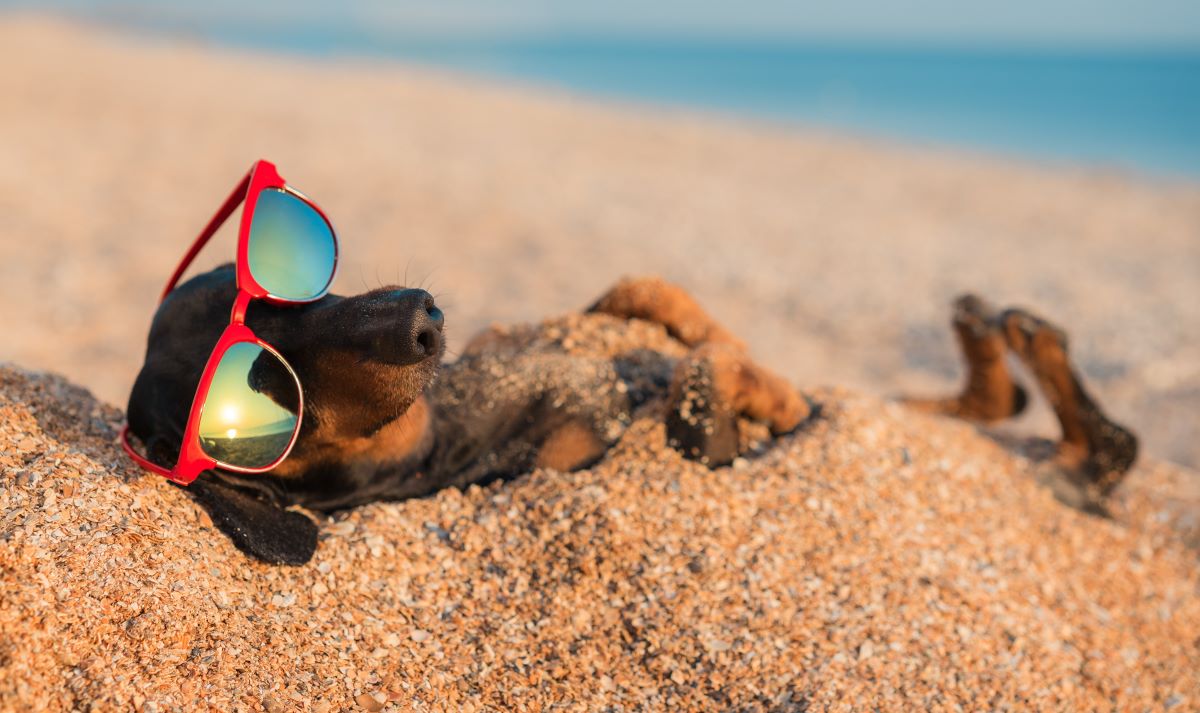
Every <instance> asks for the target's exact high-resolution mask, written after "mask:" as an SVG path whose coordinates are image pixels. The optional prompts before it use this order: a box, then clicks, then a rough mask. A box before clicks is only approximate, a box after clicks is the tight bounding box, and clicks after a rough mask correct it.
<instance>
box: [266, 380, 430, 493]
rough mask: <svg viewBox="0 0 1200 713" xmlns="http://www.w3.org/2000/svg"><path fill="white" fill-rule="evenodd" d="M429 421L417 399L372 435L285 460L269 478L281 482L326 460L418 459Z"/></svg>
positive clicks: (424, 403)
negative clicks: (415, 456) (278, 478)
mask: <svg viewBox="0 0 1200 713" xmlns="http://www.w3.org/2000/svg"><path fill="white" fill-rule="evenodd" d="M432 420H433V418H432V414H431V413H430V408H429V403H428V402H427V401H426V400H425V397H424V396H420V397H418V398H417V400H416V401H414V402H413V404H412V405H411V406H409V407H408V410H407V411H405V412H404V414H403V415H402V416H400V417H399V418H397V419H395V420H393V421H391V422H389V423H387V424H386V425H384V426H383V428H380V429H379V430H378V431H376V432H375V433H373V434H372V435H370V436H363V437H359V438H341V439H336V440H334V441H332V442H329V443H323V444H321V445H320V446H317V447H315V448H312V449H310V450H309V451H308V452H306V453H305V455H306V456H307V457H306V458H297V459H293V458H288V459H287V460H285V461H284V462H283V463H280V464H279V466H277V467H276V468H275V469H274V470H272V471H271V474H272V475H276V476H279V477H283V478H288V477H292V476H296V475H300V474H301V473H303V472H304V470H305V469H306V468H308V467H309V466H310V465H311V464H312V462H320V461H326V460H333V461H338V462H343V463H348V462H352V461H356V460H363V459H365V460H370V461H373V462H376V463H394V462H398V461H403V460H405V459H407V458H409V457H412V456H414V455H418V451H419V449H421V448H422V447H426V446H428V444H429V442H430V435H431V434H430V428H431V426H432Z"/></svg>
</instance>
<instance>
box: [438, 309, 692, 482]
mask: <svg viewBox="0 0 1200 713" xmlns="http://www.w3.org/2000/svg"><path fill="white" fill-rule="evenodd" d="M686 351H687V349H686V347H684V346H683V345H682V344H680V343H679V342H677V341H675V340H674V339H672V338H671V337H669V336H667V334H666V333H665V331H664V330H663V329H662V328H661V327H659V326H657V325H651V324H649V323H646V322H640V321H637V320H621V319H615V318H612V317H608V316H605V315H572V316H569V317H564V318H561V319H556V320H550V321H547V322H544V323H542V324H540V325H536V326H519V327H514V328H505V329H501V328H493V329H492V330H489V331H487V332H485V333H483V334H482V335H480V336H479V337H477V338H476V339H475V340H473V341H472V342H471V343H470V344H469V345H468V346H467V348H466V349H465V350H464V354H463V356H462V357H461V358H460V359H459V361H457V362H456V363H454V364H451V365H448V366H446V367H445V368H444V370H443V372H442V374H441V375H440V376H439V377H438V380H437V382H436V383H435V384H434V386H433V388H432V391H431V394H430V395H431V397H432V398H431V401H432V403H433V407H434V411H435V416H434V418H435V420H436V423H437V425H436V429H437V433H438V438H437V441H438V443H437V445H436V446H435V449H434V453H433V454H432V456H431V458H430V461H429V469H430V471H431V472H432V473H435V474H436V476H435V477H437V479H438V480H444V482H446V483H447V484H454V485H458V486H465V485H467V484H470V483H473V482H482V481H487V480H492V479H495V478H506V477H511V476H514V475H518V474H520V473H524V472H527V471H529V470H530V469H532V468H533V467H536V466H537V465H545V466H548V467H558V468H562V467H564V466H572V465H586V463H587V462H589V461H590V460H594V458H595V457H596V456H598V455H600V454H602V453H603V452H604V450H606V449H607V448H608V447H609V446H611V445H612V444H613V443H614V442H616V440H617V439H618V438H620V436H621V434H622V433H623V432H624V430H625V428H626V427H627V426H628V425H629V423H630V421H631V419H632V414H633V412H634V410H635V409H637V408H638V407H639V406H641V405H642V404H645V403H647V402H650V401H654V400H657V399H661V398H662V397H664V396H665V395H666V393H667V390H668V388H669V386H670V380H671V373H672V370H673V368H674V366H675V363H676V361H677V360H678V358H679V357H680V356H682V355H683V354H685V353H686ZM539 454H541V456H542V457H541V458H539Z"/></svg>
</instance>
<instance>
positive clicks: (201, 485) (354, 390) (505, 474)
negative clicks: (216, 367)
mask: <svg viewBox="0 0 1200 713" xmlns="http://www.w3.org/2000/svg"><path fill="white" fill-rule="evenodd" d="M235 281H236V278H235V273H234V268H233V266H232V265H224V266H221V267H218V268H216V269H214V270H212V271H210V272H207V273H204V274H201V275H198V276H196V277H194V278H192V279H191V280H189V281H188V282H186V283H184V284H183V285H181V286H180V287H179V288H177V289H175V290H174V291H173V292H171V294H170V295H169V296H168V297H167V298H166V300H165V301H164V302H163V303H162V304H161V305H160V306H159V308H158V311H157V312H156V314H155V316H154V320H153V322H152V324H151V328H150V333H149V337H148V340H147V349H146V356H145V360H144V363H143V365H142V368H141V371H140V372H139V374H138V376H137V379H136V381H135V384H134V387H133V390H132V393H131V394H130V399H129V405H128V410H127V413H128V421H129V426H130V431H131V433H132V434H133V435H134V436H136V437H137V438H138V439H139V440H140V441H141V442H142V443H143V445H144V448H145V452H146V453H147V454H148V456H149V458H150V459H151V460H152V461H154V462H156V463H160V464H163V465H164V466H169V465H170V464H171V463H173V462H174V460H175V458H176V457H177V456H178V453H179V451H180V445H181V440H182V436H183V430H184V427H185V425H186V422H187V415H188V409H189V406H190V403H191V399H192V397H193V395H194V393H195V389H196V386H197V383H198V382H199V379H200V375H201V372H202V371H203V368H204V363H205V360H206V359H207V357H208V354H209V352H210V351H211V348H212V345H213V344H214V343H215V342H216V340H217V338H218V337H219V335H220V333H221V331H222V330H223V329H224V327H225V325H226V324H227V322H228V315H229V311H230V308H231V306H232V303H233V300H234V297H235V295H236V291H237V290H236V284H235ZM576 320H577V322H579V323H581V324H584V323H596V322H599V323H603V324H604V325H606V326H608V327H611V328H612V329H611V330H609V332H608V334H607V336H606V338H605V339H603V340H599V341H598V343H597V344H595V345H591V347H590V348H588V349H582V348H580V345H576V344H573V343H572V340H571V338H569V337H567V336H564V335H565V334H566V330H563V329H559V328H558V327H555V326H554V324H552V323H548V325H549V326H547V325H543V326H542V327H532V326H528V327H511V328H504V327H493V328H491V329H489V330H485V331H484V332H483V333H481V334H480V335H478V336H476V337H475V338H474V339H472V340H470V341H469V342H468V344H467V346H466V347H465V348H464V350H463V353H462V354H461V355H460V356H459V358H458V359H456V360H455V361H453V362H452V363H446V364H443V356H444V353H445V334H444V332H445V316H444V315H443V313H442V311H441V310H440V309H439V308H438V307H437V305H436V303H435V300H434V298H433V297H432V296H431V295H430V294H429V293H428V292H425V291H424V290H420V289H406V288H401V287H383V288H380V289H376V290H371V291H369V292H366V293H363V294H360V295H356V296H349V297H346V296H339V295H332V294H331V295H327V296H326V297H324V298H322V299H320V300H319V301H316V302H313V303H309V304H304V305H296V306H282V307H280V306H274V305H270V304H267V303H263V302H255V303H254V304H253V305H252V306H251V307H250V310H249V313H248V315H247V324H248V325H249V326H250V327H251V328H252V329H253V330H254V332H255V333H256V334H258V335H259V336H260V337H261V338H262V339H264V340H265V341H267V342H268V343H270V344H271V345H272V346H274V347H275V348H276V349H278V351H279V352H280V353H281V354H282V355H283V357H284V358H285V359H286V360H287V361H288V362H289V363H290V364H291V366H292V367H293V369H294V370H295V372H296V374H297V376H298V377H299V380H300V383H301V384H302V386H303V389H304V419H303V423H302V427H301V430H300V433H299V436H298V438H297V440H296V443H295V446H294V448H293V450H292V452H291V454H290V455H289V457H288V458H287V459H286V460H284V461H283V462H282V463H281V464H280V465H278V466H277V467H276V468H274V469H273V470H271V471H269V472H267V473H264V474H261V475H246V474H240V473H234V472H231V471H226V470H222V469H217V470H213V471H208V472H206V473H204V474H203V475H201V477H200V478H198V479H197V480H196V481H194V482H193V483H192V484H191V485H190V486H188V488H187V490H188V491H189V493H190V494H191V495H192V496H193V497H194V498H195V499H196V500H197V501H198V502H199V503H200V505H201V506H202V507H204V508H205V509H206V510H207V511H208V513H209V514H210V516H211V518H212V520H213V523H214V524H215V525H216V526H217V527H218V528H219V529H220V530H221V531H222V532H224V533H225V534H227V535H228V536H229V537H230V538H231V539H232V541H233V543H234V544H235V546H237V547H238V548H239V549H240V550H242V551H243V552H245V553H247V554H249V555H251V556H254V557H257V558H259V559H261V560H264V561H266V562H271V563H277V564H303V563H305V562H307V561H308V560H309V559H310V558H311V557H312V555H313V553H314V551H315V549H316V546H317V534H318V528H317V525H316V524H315V523H314V522H313V520H311V519H310V518H309V517H307V516H306V515H305V514H303V513H301V512H297V511H296V510H293V509H289V508H291V507H292V506H301V507H303V508H305V509H307V510H309V511H314V512H319V513H328V512H333V511H337V510H343V509H346V508H352V507H355V506H359V505H363V504H366V503H369V502H374V501H379V500H402V499H406V498H413V497H420V496H424V495H428V494H430V493H432V492H435V491H437V490H439V489H442V488H447V487H458V488H465V487H467V486H468V485H471V484H473V483H486V482H489V481H493V480H496V479H507V478H511V477H514V476H517V475H519V474H521V473H525V472H529V471H530V470H531V469H533V468H537V467H543V468H553V469H557V470H561V471H570V470H574V469H578V468H583V467H586V466H588V465H589V464H592V463H594V462H596V461H597V460H599V459H600V458H602V457H603V455H604V454H605V452H606V451H607V450H608V449H609V448H611V447H612V446H613V445H614V444H615V443H616V442H617V440H618V439H619V438H620V436H621V434H622V433H623V431H624V429H625V428H626V427H627V426H628V425H629V424H630V423H631V422H632V420H633V418H634V414H635V412H637V411H638V410H639V409H643V408H650V409H655V413H657V414H659V415H660V416H661V418H662V420H663V421H664V423H665V426H666V433H667V437H668V443H669V444H670V445H671V446H672V447H674V448H676V449H677V450H679V451H680V452H681V453H682V454H683V455H684V456H685V457H687V458H689V459H693V460H696V461H699V462H701V463H704V464H706V465H708V466H710V467H718V466H722V465H726V464H728V463H730V462H732V461H733V460H734V459H735V458H736V457H737V456H738V455H739V454H740V453H742V452H744V451H745V450H746V448H747V442H746V441H747V439H746V437H745V435H746V433H747V432H748V429H750V428H751V424H759V426H758V428H760V429H761V428H763V427H765V435H766V436H768V437H779V436H783V435H785V434H789V433H793V432H795V431H797V430H798V429H801V428H802V427H803V425H804V424H806V423H808V422H810V421H811V420H812V419H814V418H817V417H818V416H819V407H818V406H817V405H816V404H814V403H812V402H811V401H810V400H808V399H807V398H806V397H804V396H803V395H802V394H801V393H800V392H799V391H797V390H796V389H795V388H794V387H793V386H792V385H791V384H790V383H788V382H787V381H786V380H785V379H783V378H782V377H780V376H779V375H777V374H775V373H773V372H772V371H770V370H768V369H766V368H764V367H763V366H761V365H759V364H756V363H755V362H754V361H753V360H752V359H751V358H750V357H749V356H748V354H747V350H746V346H745V344H744V343H743V342H742V341H741V340H740V339H738V338H737V337H736V336H734V335H733V334H732V333H731V332H729V331H728V330H727V329H725V328H724V327H723V326H721V325H720V324H718V323H717V322H716V321H715V320H714V319H713V318H712V317H710V316H709V315H708V314H707V313H706V312H705V311H704V310H703V309H702V308H701V307H700V305H699V304H698V303H697V302H696V300H695V299H693V298H692V297H691V296H690V295H689V294H688V293H687V292H686V291H684V290H683V289H682V288H680V287H678V286H676V285H673V284H671V283H669V282H666V281H664V280H662V279H659V278H654V277H647V278H628V279H624V280H622V281H620V282H619V283H618V284H616V285H615V286H614V287H613V288H612V289H610V290H609V291H608V292H606V293H605V294H604V295H603V296H601V297H600V299H598V300H597V301H596V302H595V303H594V304H593V305H591V307H589V308H588V309H587V310H586V311H585V312H584V313H583V314H582V315H579V316H577V317H576ZM954 325H955V329H956V331H957V333H958V336H959V341H960V345H961V347H962V349H963V352H964V355H965V356H966V360H967V364H968V369H969V378H968V384H967V387H966V389H965V390H964V392H963V394H962V395H960V396H958V397H955V398H951V399H931V400H913V401H912V402H911V405H912V406H913V407H914V408H918V409H922V410H926V411H932V412H937V413H943V414H947V415H951V416H957V417H960V418H967V419H971V420H976V421H982V422H986V421H992V420H996V419H1000V418H1006V417H1009V416H1012V415H1015V414H1016V413H1017V412H1019V411H1020V409H1021V408H1022V407H1023V405H1024V403H1025V398H1024V392H1023V391H1022V390H1020V388H1019V387H1018V386H1016V384H1015V383H1014V382H1013V381H1012V380H1011V377H1010V376H1009V374H1008V372H1007V370H1006V367H1005V366H1004V362H1003V355H1004V353H1005V350H1006V349H1012V350H1013V351H1015V352H1016V353H1017V354H1018V355H1020V356H1021V357H1022V358H1023V359H1025V361H1026V362H1027V363H1028V364H1030V365H1031V368H1032V371H1033V372H1034V374H1035V375H1036V376H1037V379H1038V384H1039V386H1041V388H1042V389H1043V391H1046V392H1047V394H1049V395H1050V401H1051V403H1052V404H1054V406H1055V409H1056V412H1057V413H1058V415H1059V419H1060V422H1061V423H1062V425H1063V434H1064V436H1063V441H1062V443H1061V444H1060V449H1059V462H1058V465H1059V466H1060V467H1061V468H1063V469H1064V470H1065V471H1067V472H1069V473H1070V474H1071V477H1072V478H1073V481H1072V482H1077V483H1079V484H1081V487H1090V488H1093V489H1094V490H1097V492H1098V493H1099V494H1101V495H1104V494H1107V493H1108V492H1111V490H1112V488H1113V487H1115V486H1116V483H1117V482H1118V481H1119V479H1120V476H1121V475H1122V474H1123V473H1124V472H1125V471H1126V470H1128V468H1129V467H1130V466H1131V465H1132V462H1133V458H1134V457H1135V456H1136V443H1137V442H1136V438H1134V437H1133V435H1132V434H1131V433H1129V432H1128V431H1127V430H1126V429H1124V428H1122V427H1120V426H1117V425H1116V424H1114V423H1112V422H1111V421H1110V420H1108V419H1107V418H1106V417H1105V416H1104V415H1103V414H1102V413H1101V411H1100V410H1099V407H1098V406H1097V405H1096V404H1095V402H1094V400H1092V399H1091V398H1090V397H1088V396H1087V394H1086V392H1084V391H1083V388H1082V385H1081V384H1080V382H1079V380H1078V378H1077V376H1076V375H1075V374H1074V372H1073V371H1072V370H1071V368H1070V364H1069V361H1068V360H1067V357H1066V341H1065V336H1063V334H1062V332H1061V330H1058V329H1057V328H1055V327H1053V326H1052V325H1050V324H1049V323H1048V322H1045V321H1044V320H1040V319H1039V318H1037V317H1035V316H1033V315H1031V314H1029V313H1027V312H1024V311H1019V310H1015V311H1007V312H1004V313H993V312H992V311H990V308H988V307H987V306H986V305H985V304H984V303H983V302H982V300H979V299H978V298H974V297H971V298H964V299H963V300H960V301H959V304H958V307H957V310H956V315H955V319H954ZM623 333H624V334H628V335H630V339H629V340H628V342H629V343H628V344H625V343H623V342H622V340H621V339H620V338H619V337H620V335H621V334H623ZM613 334H616V335H618V338H617V339H616V340H615V341H614V339H613ZM634 337H636V338H634ZM646 344H650V345H652V346H653V348H646V347H645V345H646ZM268 395H269V394H268Z"/></svg>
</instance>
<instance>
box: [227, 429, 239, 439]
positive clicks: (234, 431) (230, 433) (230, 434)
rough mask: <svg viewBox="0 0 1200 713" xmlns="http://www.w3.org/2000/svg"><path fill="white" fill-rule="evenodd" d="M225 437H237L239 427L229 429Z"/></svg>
mask: <svg viewBox="0 0 1200 713" xmlns="http://www.w3.org/2000/svg"><path fill="white" fill-rule="evenodd" d="M225 437H226V438H237V429H236V428H231V429H229V430H228V431H226V432H225Z"/></svg>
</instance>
